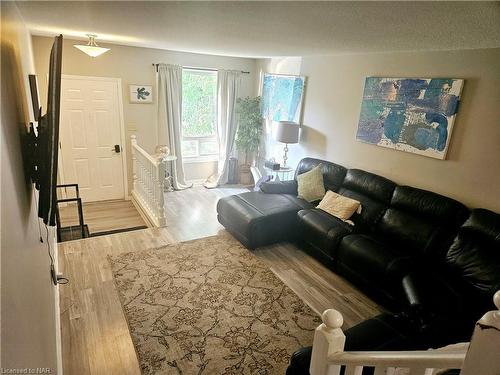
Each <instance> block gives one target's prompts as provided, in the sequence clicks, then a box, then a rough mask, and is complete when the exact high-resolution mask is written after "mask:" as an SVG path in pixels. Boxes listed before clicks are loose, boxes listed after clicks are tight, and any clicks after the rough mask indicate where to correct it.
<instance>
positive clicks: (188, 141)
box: [182, 69, 219, 162]
mask: <svg viewBox="0 0 500 375" xmlns="http://www.w3.org/2000/svg"><path fill="white" fill-rule="evenodd" d="M216 124H217V72H214V71H209V70H194V69H183V71H182V156H183V157H184V158H185V159H184V160H185V161H188V162H189V161H190V160H191V161H195V160H196V161H198V160H214V159H216V158H217V154H218V152H219V149H218V144H217V138H216V136H217V134H216V131H217V130H216V129H217V125H216Z"/></svg>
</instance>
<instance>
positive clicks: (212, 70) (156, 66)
mask: <svg viewBox="0 0 500 375" xmlns="http://www.w3.org/2000/svg"><path fill="white" fill-rule="evenodd" d="M152 65H153V66H154V67H155V68H156V71H158V65H160V64H159V63H156V64H155V63H153V64H152ZM182 68H183V69H189V70H205V71H207V70H208V71H209V72H216V71H217V70H218V69H212V68H196V67H194V66H183V67H182ZM241 73H243V74H250V72H245V71H244V70H241Z"/></svg>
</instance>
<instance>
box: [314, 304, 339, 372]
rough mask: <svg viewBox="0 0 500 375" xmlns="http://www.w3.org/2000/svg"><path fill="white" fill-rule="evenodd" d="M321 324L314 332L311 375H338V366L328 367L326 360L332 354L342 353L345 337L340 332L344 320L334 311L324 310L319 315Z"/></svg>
mask: <svg viewBox="0 0 500 375" xmlns="http://www.w3.org/2000/svg"><path fill="white" fill-rule="evenodd" d="M321 319H322V320H323V323H322V324H321V325H320V326H319V327H318V328H316V331H315V332H314V341H313V349H312V355H311V366H310V367H309V371H310V373H311V375H338V374H339V373H340V366H339V365H328V358H329V357H330V355H331V354H333V353H339V352H343V351H344V344H345V335H344V333H343V332H342V329H341V328H340V327H342V324H343V323H344V318H343V317H342V314H341V313H340V312H338V311H337V310H334V309H328V310H326V311H325V312H324V313H323V315H321Z"/></svg>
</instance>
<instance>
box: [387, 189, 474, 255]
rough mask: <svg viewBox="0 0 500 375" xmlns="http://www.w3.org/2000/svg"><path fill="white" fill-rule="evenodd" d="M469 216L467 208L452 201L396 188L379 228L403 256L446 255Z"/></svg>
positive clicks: (423, 191) (430, 193) (431, 193)
mask: <svg viewBox="0 0 500 375" xmlns="http://www.w3.org/2000/svg"><path fill="white" fill-rule="evenodd" d="M467 216H468V210H467V208H466V207H465V206H464V205H463V204H461V203H460V202H457V201H455V200H453V199H451V198H448V197H445V196H442V195H439V194H436V193H433V192H430V191H426V190H421V189H417V188H413V187H410V186H397V187H396V189H395V190H394V194H393V196H392V199H391V203H390V206H389V208H388V209H387V211H386V212H385V213H384V215H383V217H382V219H381V220H380V222H379V223H378V225H377V229H378V233H379V234H380V235H381V236H382V237H383V238H384V239H386V240H387V241H388V242H390V243H392V244H393V246H394V247H395V248H397V249H398V251H399V252H401V253H404V254H415V255H416V254H424V253H428V254H432V255H439V253H436V251H438V250H441V255H444V252H445V251H446V249H447V247H448V246H449V245H450V243H451V240H452V238H453V236H454V235H455V233H456V230H457V229H458V227H459V226H460V224H462V223H463V222H464V221H465V219H466V218H467ZM441 259H442V258H441Z"/></svg>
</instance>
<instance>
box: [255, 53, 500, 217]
mask: <svg viewBox="0 0 500 375" xmlns="http://www.w3.org/2000/svg"><path fill="white" fill-rule="evenodd" d="M266 64H270V61H269V60H264V61H260V62H259V66H266ZM499 66H500V49H482V50H463V51H433V52H415V53H378V54H355V55H336V56H314V57H303V58H302V61H301V65H300V74H301V75H305V76H306V77H307V81H306V82H307V86H306V93H305V103H304V113H303V123H302V124H303V125H302V134H301V141H300V145H299V146H290V154H291V157H292V158H293V160H295V161H298V160H299V159H300V158H302V157H304V156H313V157H318V158H324V159H327V160H330V161H333V162H336V163H339V164H342V165H344V166H346V167H351V168H361V169H365V170H368V171H371V172H374V173H377V174H380V175H382V176H385V177H388V178H390V179H393V180H394V181H396V182H398V183H401V184H407V185H412V186H416V187H420V188H423V189H428V190H432V191H435V192H438V193H441V194H444V195H448V196H450V197H452V198H455V199H458V200H460V201H462V202H463V203H465V204H467V205H469V206H472V207H486V208H489V209H492V210H496V211H500V200H499V199H498V197H499V195H500V174H499V173H498V165H500V146H499V145H500V122H499V121H500V120H499V119H500V106H499V103H500V71H499ZM367 76H379V77H450V78H464V79H465V84H464V89H463V91H462V101H461V106H460V110H459V112H458V115H457V118H456V121H455V125H454V129H453V134H452V136H451V141H450V147H449V149H448V156H447V158H446V160H438V159H432V158H429V157H424V156H420V155H416V154H410V153H406V152H400V151H396V150H391V149H386V148H382V147H378V146H375V145H369V144H365V143H361V142H358V141H356V138H355V137H356V129H357V124H358V120H359V111H360V107H361V97H362V94H363V88H364V87H363V86H364V79H365V77H367Z"/></svg>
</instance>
